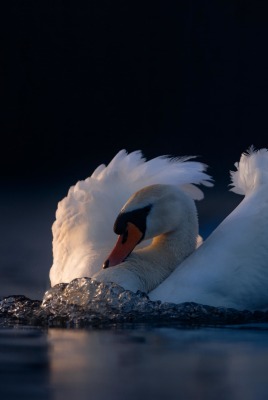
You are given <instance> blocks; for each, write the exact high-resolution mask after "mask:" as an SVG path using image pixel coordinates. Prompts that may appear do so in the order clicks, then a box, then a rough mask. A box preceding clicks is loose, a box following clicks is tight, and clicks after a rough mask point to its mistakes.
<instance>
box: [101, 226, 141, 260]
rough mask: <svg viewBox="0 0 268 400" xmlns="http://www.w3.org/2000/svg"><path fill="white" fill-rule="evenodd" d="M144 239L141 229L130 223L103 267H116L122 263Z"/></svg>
mask: <svg viewBox="0 0 268 400" xmlns="http://www.w3.org/2000/svg"><path fill="white" fill-rule="evenodd" d="M142 237H143V233H142V232H141V231H140V230H139V228H137V226H136V225H134V224H132V223H131V222H128V224H127V229H126V232H125V233H124V234H122V235H120V236H119V238H118V240H117V242H116V245H115V247H114V248H113V250H112V252H111V254H110V255H109V257H108V258H107V260H106V261H105V262H104V263H103V266H102V267H103V268H108V267H114V266H115V265H117V264H120V263H122V262H123V261H124V260H125V259H126V258H127V256H129V254H130V253H131V252H132V251H133V249H134V248H135V247H136V246H137V244H138V243H139V242H140V241H141V239H142Z"/></svg>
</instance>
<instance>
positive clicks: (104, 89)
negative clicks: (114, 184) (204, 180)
mask: <svg viewBox="0 0 268 400" xmlns="http://www.w3.org/2000/svg"><path fill="white" fill-rule="evenodd" d="M1 8H2V10H1V14H0V29H1V48H2V50H1V61H0V73H1V81H0V84H1V99H2V106H1V112H0V115H1V121H0V129H1V147H0V151H1V155H0V178H1V187H2V190H1V193H2V194H1V199H0V205H1V215H2V216H1V219H2V225H1V226H2V228H1V229H2V234H1V235H2V243H1V246H2V248H0V250H1V253H0V254H2V255H4V256H2V262H1V266H2V269H4V270H3V271H4V272H3V274H2V276H3V277H4V278H3V279H4V281H5V279H7V280H8V282H11V281H13V282H14V276H16V277H18V278H17V279H18V282H21V281H22V280H23V279H24V278H25V279H26V281H27V282H29V277H26V273H25V269H24V270H22V269H20V271H21V272H20V273H18V272H17V269H16V268H17V267H18V264H20V265H22V263H25V265H27V268H29V265H30V261H29V259H30V258H31V259H34V261H31V263H32V264H31V265H32V267H31V271H34V269H35V268H37V270H38V268H39V266H40V265H41V264H42V265H43V267H42V268H41V267H40V268H41V270H42V271H45V273H44V276H47V274H48V269H49V268H50V264H51V231H50V228H51V224H52V222H53V220H54V214H55V210H56V207H57V202H58V201H59V200H60V199H61V198H62V197H63V196H65V195H66V192H67V190H68V188H69V186H70V185H72V184H74V183H75V182H76V181H77V180H79V179H85V178H86V177H87V176H89V175H90V174H91V173H92V171H93V169H94V168H95V167H96V166H98V165H99V164H100V163H103V162H104V163H107V162H109V161H110V159H111V158H112V157H113V156H114V155H115V154H116V152H117V151H118V150H120V149H122V148H125V149H127V150H128V151H129V152H130V151H132V150H137V149H141V150H142V151H143V153H144V155H145V157H146V158H151V157H154V156H158V155H161V154H170V155H172V156H180V155H198V156H200V157H199V160H200V161H203V162H205V163H207V164H209V166H210V168H209V171H208V172H209V173H210V174H211V175H212V176H213V177H214V179H215V183H216V184H215V189H213V190H214V192H210V193H213V195H212V194H208V203H205V202H203V203H202V204H203V205H202V206H200V207H201V209H200V210H201V217H200V218H201V221H203V220H202V218H204V216H207V215H208V214H209V213H214V214H213V215H216V213H218V218H219V219H222V218H223V217H224V216H225V214H227V213H228V212H229V211H230V209H231V208H232V207H233V205H234V202H236V201H238V200H236V199H235V200H234V197H232V196H235V195H230V197H226V199H225V200H224V202H223V203H224V207H223V204H222V205H221V206H219V203H216V202H215V197H217V196H218V199H223V196H225V195H226V193H227V191H228V187H227V185H228V183H229V170H230V169H233V164H234V162H235V161H237V160H238V159H239V157H240V154H241V153H242V152H243V151H245V150H247V148H248V147H249V146H250V145H251V144H253V145H255V147H256V148H260V147H267V146H268V141H267V89H268V80H267V71H268V69H267V66H268V65H267V39H268V35H267V33H268V28H267V27H268V23H267V12H266V11H267V9H266V1H247V0H241V1H238V0H232V1H228V0H224V1H215V0H211V1H202V0H201V1H197V0H196V1H194V0H192V1H191V0H182V1H173V2H166V1H165V2H164V1H163V2H151V3H147V2H143V3H141V4H139V3H137V2H128V1H117V2H114V1H102V0H96V1H90V0H87V1H85V0H84V1H59V0H53V1H50V0H46V1H43V2H40V1H36V0H35V1H18V0H17V1H10V2H8V3H7V4H5V5H4V6H1ZM213 196H214V197H213ZM212 197H213V198H212ZM239 201H240V199H239ZM228 207H229V208H228ZM222 210H223V211H222ZM29 232H31V235H30V233H29ZM29 235H30V236H29ZM33 237H34V238H35V240H33ZM36 240H38V244H37V242H36ZM18 260H19V263H18ZM25 268H26V267H25ZM32 273H33V272H32ZM18 274H19V275H18ZM41 276H42V274H41ZM40 279H41V278H40ZM42 279H43V278H42ZM35 284H36V282H35V281H33V285H35ZM15 289H16V288H15ZM15 289H14V290H15ZM10 290H11V289H10ZM0 295H1V292H0Z"/></svg>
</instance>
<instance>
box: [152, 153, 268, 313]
mask: <svg viewBox="0 0 268 400" xmlns="http://www.w3.org/2000/svg"><path fill="white" fill-rule="evenodd" d="M230 177H231V183H230V186H231V189H230V190H231V191H233V192H234V193H237V194H239V195H243V196H244V198H243V199H242V201H241V202H240V203H239V204H238V206H237V207H236V208H235V209H234V210H233V211H232V212H231V213H230V214H229V215H228V216H227V217H226V218H225V219H224V220H223V221H222V222H221V223H220V224H219V226H218V227H216V229H215V230H214V231H213V232H212V233H211V234H210V235H209V236H208V237H207V239H206V240H204V242H203V243H202V244H201V246H199V247H198V248H197V249H196V250H195V251H194V252H192V253H191V254H190V255H189V257H187V258H186V259H185V260H184V261H183V262H182V263H180V264H179V266H178V267H177V268H176V269H175V270H174V271H173V272H172V273H171V274H170V275H169V276H168V277H167V278H166V279H165V280H164V281H163V282H162V283H161V284H160V285H158V286H157V287H156V288H155V289H153V290H152V291H151V292H150V293H149V294H148V295H149V298H150V299H151V300H153V301H157V300H160V301H162V302H168V303H176V304H179V303H184V302H189V301H190V302H196V303H199V304H204V305H210V306H215V307H228V308H235V309H237V310H250V311H256V310H263V311H267V310H268V150H267V149H266V148H262V149H259V150H256V149H255V148H254V146H250V147H249V149H248V150H247V151H246V152H244V153H242V154H241V157H240V161H239V162H236V163H235V171H230Z"/></svg>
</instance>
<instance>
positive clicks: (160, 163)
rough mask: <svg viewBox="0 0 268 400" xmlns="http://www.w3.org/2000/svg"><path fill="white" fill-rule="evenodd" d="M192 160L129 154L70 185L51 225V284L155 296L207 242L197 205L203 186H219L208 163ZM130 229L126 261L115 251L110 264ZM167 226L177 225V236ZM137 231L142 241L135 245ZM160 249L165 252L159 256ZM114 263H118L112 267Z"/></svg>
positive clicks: (118, 157) (174, 228) (175, 230)
mask: <svg viewBox="0 0 268 400" xmlns="http://www.w3.org/2000/svg"><path fill="white" fill-rule="evenodd" d="M193 158H195V157H194V156H186V157H180V158H172V157H170V156H159V157H155V158H153V159H151V160H148V161H146V159H145V158H144V157H143V155H142V152H141V151H134V152H131V153H128V152H127V151H126V150H124V149H123V150H120V151H119V152H118V153H117V154H116V155H115V157H114V158H113V159H112V160H111V162H110V163H109V164H108V165H107V166H106V165H104V164H102V165H100V166H99V167H98V168H96V170H95V171H94V172H93V174H92V175H91V176H89V177H88V178H86V179H85V180H81V181H78V182H77V183H76V184H75V185H74V186H71V188H70V189H69V191H68V194H67V196H66V197H65V198H64V199H62V200H61V201H60V202H59V203H58V207H57V210H56V219H55V221H54V222H53V225H52V236H53V241H52V252H53V264H52V266H51V268H50V272H49V277H50V283H51V286H52V287H53V286H55V285H56V284H58V283H68V282H70V281H72V280H73V279H75V278H81V277H92V278H94V279H96V280H100V281H104V282H107V281H111V280H112V281H114V282H116V283H118V284H121V285H122V286H123V287H124V288H126V289H129V290H132V291H137V290H142V291H145V292H149V291H151V290H153V289H154V288H155V287H156V286H157V285H159V284H160V283H161V282H162V281H163V280H164V279H165V278H166V277H167V276H168V275H169V274H170V273H171V271H172V270H173V269H174V268H175V267H176V266H177V265H178V263H179V262H181V261H182V260H183V259H184V258H185V257H187V256H188V255H189V254H190V253H191V252H193V251H194V250H195V248H196V247H197V246H199V245H200V243H201V242H202V238H201V237H200V236H199V234H198V216H197V211H196V206H195V200H201V199H202V198H203V192H202V190H201V189H200V188H199V187H197V186H196V185H205V186H213V183H212V178H211V177H210V176H209V175H208V174H207V173H206V172H205V171H206V169H207V165H206V164H203V163H201V162H198V161H193V160H192V159H193ZM129 198H131V200H129V201H128V202H127V200H128V199H129ZM126 202H127V203H126ZM125 203H126V205H125V206H124V204H125ZM122 206H124V207H123V209H122V210H121V208H122ZM176 209H179V210H180V212H177V211H176ZM120 210H121V212H120ZM119 213H120V217H118V218H117V223H116V229H115V231H116V232H113V229H112V227H113V224H114V221H115V219H116V217H117V215H118V214H119ZM157 213H158V215H157ZM159 214H160V215H161V218H159ZM126 215H127V216H128V217H129V221H128V220H126ZM125 224H126V227H127V232H129V234H128V233H127V232H124V234H123V238H124V240H125V241H126V242H127V246H128V247H127V248H128V250H127V252H125V254H123V253H122V255H121V259H120V258H118V257H117V256H116V255H115V252H114V253H113V257H112V259H111V260H110V263H109V262H108V261H105V259H106V258H107V254H108V253H109V252H110V249H111V248H112V246H113V245H114V242H115V240H116V237H117V236H116V234H117V233H120V230H121V229H122V227H123V229H124V226H125ZM176 224H178V225H179V227H178V226H177V225H176ZM161 225H162V227H161ZM168 225H170V226H172V232H170V233H169V232H168V230H169V227H168ZM163 228H164V229H165V231H164V232H162V231H161V229H163ZM130 231H133V232H134V236H135V238H136V239H135V241H134V242H133V244H132V245H131V246H132V247H131V246H129V239H130V237H131V232H130ZM162 233H163V234H162ZM127 235H128V236H129V237H128V240H126V239H127V237H126V236H127ZM155 235H158V237H157V238H154V236H155ZM180 242H181V243H183V245H182V246H181V247H180V246H179V243H180ZM136 245H137V247H136ZM119 247H120V245H119ZM134 247H136V248H135V251H132V250H133V248H134ZM155 248H159V249H161V250H160V252H159V251H158V252H154V251H152V250H153V249H155ZM129 253H131V254H129ZM127 256H129V257H128V258H127V260H126V261H125V262H123V261H124V259H125V258H126V257H127ZM144 259H146V261H144V263H143V266H142V260H144ZM160 259H161V265H160V263H159V260H160ZM167 261H168V262H167ZM120 262H121V264H120ZM113 263H119V265H116V266H113V267H111V265H112V264H113ZM102 264H104V266H105V267H106V268H104V269H102ZM108 264H109V268H107V267H108ZM145 264H146V266H145ZM154 265H155V268H154V267H153V266H154ZM153 270H154V271H153ZM118 272H119V273H118Z"/></svg>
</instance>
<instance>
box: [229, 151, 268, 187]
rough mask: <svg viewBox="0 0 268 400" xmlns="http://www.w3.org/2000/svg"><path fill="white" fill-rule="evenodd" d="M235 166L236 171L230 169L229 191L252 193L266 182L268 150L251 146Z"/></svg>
mask: <svg viewBox="0 0 268 400" xmlns="http://www.w3.org/2000/svg"><path fill="white" fill-rule="evenodd" d="M235 167H236V169H237V171H230V175H231V181H232V182H231V186H233V188H232V189H231V191H232V192H234V193H237V194H242V195H247V194H249V193H252V192H253V191H254V190H255V189H256V188H257V186H259V185H261V184H265V183H268V150H267V149H265V148H264V149H260V150H255V149H254V147H253V146H251V147H250V148H249V149H248V151H247V152H245V153H243V154H242V155H241V158H240V161H239V162H236V163H235Z"/></svg>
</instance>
